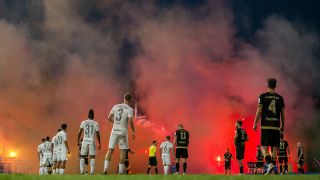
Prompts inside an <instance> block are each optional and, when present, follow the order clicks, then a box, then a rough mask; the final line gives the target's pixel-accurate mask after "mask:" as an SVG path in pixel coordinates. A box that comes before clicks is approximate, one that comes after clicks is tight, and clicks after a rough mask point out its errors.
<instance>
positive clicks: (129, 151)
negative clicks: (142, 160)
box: [124, 149, 134, 174]
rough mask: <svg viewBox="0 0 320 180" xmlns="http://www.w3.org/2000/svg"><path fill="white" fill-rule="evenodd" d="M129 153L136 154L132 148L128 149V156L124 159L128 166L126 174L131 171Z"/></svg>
mask: <svg viewBox="0 0 320 180" xmlns="http://www.w3.org/2000/svg"><path fill="white" fill-rule="evenodd" d="M129 153H131V154H134V152H133V151H131V149H127V151H126V157H125V159H124V165H125V167H126V174H129V173H130V163H129Z"/></svg>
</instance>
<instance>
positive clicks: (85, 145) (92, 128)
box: [78, 109, 101, 175]
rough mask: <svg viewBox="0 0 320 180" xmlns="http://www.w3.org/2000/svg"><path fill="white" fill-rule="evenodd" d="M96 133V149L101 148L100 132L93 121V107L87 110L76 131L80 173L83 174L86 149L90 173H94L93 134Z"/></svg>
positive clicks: (94, 149)
mask: <svg viewBox="0 0 320 180" xmlns="http://www.w3.org/2000/svg"><path fill="white" fill-rule="evenodd" d="M82 131H84V134H83V136H84V137H83V140H82V142H80V138H81V135H82ZM96 135H97V139H98V143H99V145H98V149H100V148H101V144H100V133H99V124H98V123H97V122H96V121H94V111H93V109H90V110H89V113H88V119H87V120H84V121H82V123H81V125H80V130H79V133H78V145H79V144H80V143H81V152H80V156H81V158H80V173H81V174H84V166H85V156H87V154H88V151H89V155H90V174H91V175H93V174H94V168H95V155H96V139H95V136H96Z"/></svg>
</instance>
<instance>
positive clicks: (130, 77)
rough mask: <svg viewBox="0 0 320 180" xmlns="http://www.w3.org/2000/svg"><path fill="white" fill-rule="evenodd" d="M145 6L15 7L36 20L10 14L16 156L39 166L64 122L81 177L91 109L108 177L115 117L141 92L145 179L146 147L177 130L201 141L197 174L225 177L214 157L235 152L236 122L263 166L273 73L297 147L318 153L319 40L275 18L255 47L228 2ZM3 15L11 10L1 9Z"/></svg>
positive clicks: (10, 105) (7, 59)
mask: <svg viewBox="0 0 320 180" xmlns="http://www.w3.org/2000/svg"><path fill="white" fill-rule="evenodd" d="M17 2H18V1H17ZM35 2H36V3H35ZM142 2H144V1H135V2H132V1H125V0H123V1H108V2H106V1H98V0H95V1H90V3H89V2H87V1H75V0H69V1H61V2H60V1H50V0H43V1H40V0H39V1H33V3H31V2H28V3H26V4H23V3H21V4H16V6H13V7H17V8H16V9H13V12H15V11H20V10H19V9H20V8H21V7H22V8H25V11H27V12H28V13H26V14H28V16H23V18H22V17H19V16H18V17H14V16H12V15H10V13H7V14H5V15H2V16H3V17H2V19H1V21H0V39H1V43H0V82H1V85H0V92H1V93H0V96H1V102H0V106H1V108H0V112H1V116H2V118H3V120H2V121H1V122H2V123H1V127H0V134H1V135H2V136H3V141H4V143H5V148H6V149H8V150H9V149H18V150H19V152H18V155H19V157H21V159H30V160H32V161H33V162H34V163H33V167H34V169H36V167H37V165H38V163H36V152H35V151H36V147H37V144H38V143H39V142H40V139H41V138H42V137H44V136H46V135H50V136H52V135H53V134H54V133H55V131H56V129H57V128H58V126H59V125H60V124H61V123H63V122H66V123H68V124H69V127H70V129H69V131H68V133H69V134H68V137H69V140H70V145H71V150H72V155H71V157H70V161H69V164H70V165H69V166H68V167H67V168H68V171H69V172H77V157H76V156H77V155H76V154H77V148H76V133H77V130H78V127H79V125H80V121H81V120H83V119H84V118H86V113H87V110H88V108H89V107H93V108H94V109H95V110H96V119H97V120H98V122H99V123H100V124H101V132H102V137H103V138H102V139H103V140H102V143H103V149H102V150H101V151H99V152H98V156H97V159H98V162H97V163H98V169H97V171H101V169H102V163H103V162H102V160H103V157H104V154H105V152H106V146H107V142H108V138H109V131H110V128H111V124H109V123H107V122H106V121H105V117H106V116H107V114H108V112H109V110H110V109H111V107H112V105H113V104H115V103H118V102H120V100H121V96H122V94H123V93H124V92H126V91H129V90H131V89H132V88H133V89H134V94H135V95H136V97H137V98H138V99H139V106H140V107H141V108H142V109H143V110H144V111H145V112H146V114H147V116H148V120H149V122H147V123H143V122H140V121H137V126H138V127H137V133H138V134H137V139H136V140H135V141H131V142H130V144H131V148H132V149H133V150H135V151H136V155H134V156H133V157H132V167H133V172H135V173H143V172H144V168H145V167H146V164H145V163H147V157H146V156H147V155H145V154H144V151H145V150H146V149H147V148H148V146H149V145H150V143H151V141H152V140H154V139H155V140H158V141H161V140H163V139H164V137H165V136H166V135H171V136H172V137H173V133H174V130H175V129H176V126H177V124H178V123H183V124H184V126H185V128H186V129H188V130H189V131H190V134H191V144H190V146H191V147H190V163H189V169H190V172H195V173H212V172H217V170H216V169H215V164H214V163H213V161H215V160H216V157H217V156H222V154H223V153H224V151H225V149H226V148H227V147H230V148H231V150H232V152H234V147H233V134H234V122H235V121H236V120H237V119H238V118H244V124H245V125H244V126H245V128H246V129H248V133H249V136H250V141H249V143H248V148H247V153H246V155H247V157H248V158H247V160H248V161H251V160H254V158H255V155H254V150H255V148H254V147H255V146H256V145H257V144H258V143H259V133H256V132H253V131H252V130H251V128H252V123H253V118H254V114H255V110H256V107H257V98H258V96H259V94H260V93H262V92H264V91H265V90H266V79H267V78H269V77H275V78H277V79H278V81H279V87H278V92H279V93H280V94H282V95H283V96H284V98H285V100H286V109H287V113H286V115H287V122H286V127H287V129H286V137H287V138H288V139H289V142H290V143H291V144H292V149H294V148H295V143H296V142H297V141H302V142H305V143H308V144H306V148H307V149H308V150H309V151H310V152H314V151H313V150H312V149H313V146H312V144H309V143H310V142H307V141H305V140H306V139H307V136H305V135H304V136H302V134H303V132H304V131H306V130H309V131H310V132H315V130H314V128H313V126H314V124H315V123H316V113H317V112H316V108H315V102H314V100H313V96H312V95H313V94H314V92H315V91H316V90H317V89H318V88H319V85H318V83H317V82H318V80H319V73H317V69H318V67H319V64H318V62H317V61H316V59H315V58H316V57H315V50H316V49H317V48H319V44H318V42H319V38H318V35H317V34H315V33H312V32H309V31H307V30H306V29H305V28H304V27H303V25H302V24H301V23H296V22H295V23H292V22H289V21H287V20H286V19H283V18H281V17H279V16H271V17H269V18H268V19H267V20H266V21H265V24H264V26H263V27H262V28H261V29H260V30H259V31H258V32H257V33H256V35H255V37H253V38H252V39H254V42H255V43H251V44H250V43H247V42H243V41H241V40H240V39H238V38H237V37H236V36H235V33H236V32H237V29H236V27H235V26H234V25H233V16H234V15H233V14H232V11H231V10H230V8H229V6H228V5H227V4H225V3H222V2H215V3H208V4H205V5H202V6H199V7H195V8H194V9H188V8H186V7H182V6H180V5H179V4H177V5H175V6H172V7H168V8H163V7H159V6H158V5H157V3H156V1H148V2H144V3H142ZM3 7H5V8H9V6H8V5H7V4H6V3H2V4H1V3H0V9H1V8H3ZM18 7H19V8H18ZM11 8H12V6H11ZM33 9H38V10H37V11H33ZM39 9H40V10H39ZM31 12H33V13H31ZM8 14H9V15H8ZM0 15H1V14H0ZM20 20H21V21H20ZM315 95H317V94H315ZM159 127H160V128H159ZM0 142H1V139H0ZM318 142H319V141H318ZM312 155H314V154H312ZM310 156H311V155H310ZM27 157H30V158H27ZM116 160H117V158H114V159H113V162H112V166H113V170H114V169H115V168H116V166H117V165H116V163H117V161H116ZM34 172H36V171H34Z"/></svg>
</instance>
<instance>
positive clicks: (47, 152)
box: [42, 136, 53, 174]
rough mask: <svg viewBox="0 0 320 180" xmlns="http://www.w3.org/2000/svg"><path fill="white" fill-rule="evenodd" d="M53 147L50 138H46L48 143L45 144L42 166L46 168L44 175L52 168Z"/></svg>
mask: <svg viewBox="0 0 320 180" xmlns="http://www.w3.org/2000/svg"><path fill="white" fill-rule="evenodd" d="M52 164H53V163H52V146H51V141H50V137H48V136H47V137H46V142H45V143H43V158H42V166H43V167H44V174H48V170H49V168H51V166H52Z"/></svg>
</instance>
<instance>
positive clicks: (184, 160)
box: [182, 149, 189, 174]
mask: <svg viewBox="0 0 320 180" xmlns="http://www.w3.org/2000/svg"><path fill="white" fill-rule="evenodd" d="M188 157H189V154H188V149H183V153H182V162H183V174H186V173H187V159H188Z"/></svg>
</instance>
